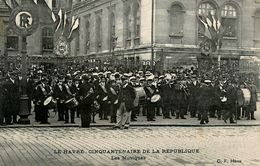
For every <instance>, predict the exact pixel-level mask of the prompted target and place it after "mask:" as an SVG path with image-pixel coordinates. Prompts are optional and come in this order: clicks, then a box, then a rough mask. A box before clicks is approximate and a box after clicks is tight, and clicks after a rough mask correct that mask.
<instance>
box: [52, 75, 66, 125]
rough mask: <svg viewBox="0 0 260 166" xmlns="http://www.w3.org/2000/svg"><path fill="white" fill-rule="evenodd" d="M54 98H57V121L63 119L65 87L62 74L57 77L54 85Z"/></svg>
mask: <svg viewBox="0 0 260 166" xmlns="http://www.w3.org/2000/svg"><path fill="white" fill-rule="evenodd" d="M54 98H55V99H56V100H57V109H58V121H64V120H65V119H64V109H65V104H64V102H65V89H64V80H63V77H62V76H59V77H58V83H57V84H56V85H55V86H54Z"/></svg>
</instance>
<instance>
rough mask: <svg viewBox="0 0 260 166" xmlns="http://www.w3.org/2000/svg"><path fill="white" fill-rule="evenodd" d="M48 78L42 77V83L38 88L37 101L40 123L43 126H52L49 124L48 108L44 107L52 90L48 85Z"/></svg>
mask: <svg viewBox="0 0 260 166" xmlns="http://www.w3.org/2000/svg"><path fill="white" fill-rule="evenodd" d="M48 81H49V80H48V79H47V77H45V76H44V77H42V80H41V83H40V84H38V85H37V87H36V94H35V100H36V105H37V107H38V110H37V111H39V112H38V113H39V121H40V123H41V124H50V123H49V122H48V108H47V107H45V106H44V105H43V103H44V101H45V100H46V99H47V98H48V97H49V96H50V95H51V88H50V86H49V85H48Z"/></svg>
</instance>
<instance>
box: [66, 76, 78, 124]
mask: <svg viewBox="0 0 260 166" xmlns="http://www.w3.org/2000/svg"><path fill="white" fill-rule="evenodd" d="M64 89H65V90H64V91H65V98H66V101H68V100H70V99H71V98H73V97H75V96H76V94H77V88H76V87H75V85H74V84H73V80H72V77H71V75H69V74H68V75H67V76H66V77H65V84H64ZM65 103H66V102H65ZM69 110H70V119H71V123H75V121H74V119H75V111H76V110H75V108H68V107H66V106H65V123H69Z"/></svg>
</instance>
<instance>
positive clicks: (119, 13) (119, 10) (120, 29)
mask: <svg viewBox="0 0 260 166" xmlns="http://www.w3.org/2000/svg"><path fill="white" fill-rule="evenodd" d="M115 21H116V22H115V25H116V36H117V37H118V38H117V46H116V47H118V48H119V47H120V48H123V47H124V4H123V2H122V1H120V0H119V1H118V3H117V5H116V9H115Z"/></svg>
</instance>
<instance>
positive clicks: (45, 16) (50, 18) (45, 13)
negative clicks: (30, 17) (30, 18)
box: [33, 0, 56, 24]
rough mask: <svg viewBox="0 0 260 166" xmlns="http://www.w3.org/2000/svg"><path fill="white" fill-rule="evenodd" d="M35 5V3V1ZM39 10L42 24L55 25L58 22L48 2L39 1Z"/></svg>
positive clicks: (44, 0)
mask: <svg viewBox="0 0 260 166" xmlns="http://www.w3.org/2000/svg"><path fill="white" fill-rule="evenodd" d="M33 3H35V1H34V2H33ZM37 9H38V13H39V17H40V22H42V23H44V24H53V23H54V22H56V17H55V15H54V13H53V11H52V8H50V7H49V4H47V3H46V0H38V1H37Z"/></svg>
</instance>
